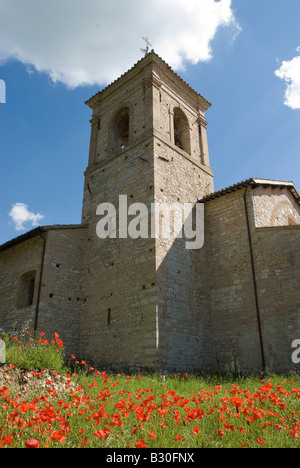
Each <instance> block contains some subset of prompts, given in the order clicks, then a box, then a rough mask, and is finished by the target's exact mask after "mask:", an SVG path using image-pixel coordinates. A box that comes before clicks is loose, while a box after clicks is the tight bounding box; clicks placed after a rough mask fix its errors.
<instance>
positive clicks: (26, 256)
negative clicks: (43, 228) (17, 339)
mask: <svg viewBox="0 0 300 468" xmlns="http://www.w3.org/2000/svg"><path fill="white" fill-rule="evenodd" d="M42 251H43V241H42V239H41V238H40V237H34V238H33V239H29V240H27V241H26V242H22V243H20V244H18V245H16V246H14V247H12V248H10V249H8V250H5V251H3V252H1V254H0V297H1V305H0V329H3V330H5V331H7V332H9V331H13V330H14V329H16V328H19V329H20V328H22V327H24V326H28V325H29V324H30V326H31V327H32V326H34V321H35V311H36V301H37V294H38V286H39V276H40V267H41V259H42ZM29 271H35V272H36V279H35V288H34V297H33V304H32V305H30V306H28V307H25V308H18V306H17V303H18V289H19V282H20V278H21V276H22V275H23V274H24V273H26V272H29Z"/></svg>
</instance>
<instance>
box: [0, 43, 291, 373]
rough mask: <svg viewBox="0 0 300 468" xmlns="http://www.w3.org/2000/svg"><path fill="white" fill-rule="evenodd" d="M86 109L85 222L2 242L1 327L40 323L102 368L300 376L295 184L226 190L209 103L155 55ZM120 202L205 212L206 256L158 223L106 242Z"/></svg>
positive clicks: (249, 184)
mask: <svg viewBox="0 0 300 468" xmlns="http://www.w3.org/2000/svg"><path fill="white" fill-rule="evenodd" d="M86 104H87V105H88V106H89V107H90V108H91V110H92V119H91V141H90V153H89V160H88V166H87V169H86V172H85V174H84V176H85V182H84V195H83V208H82V221H81V224H79V225H63V226H61V225H60V226H43V227H38V228H36V229H33V230H31V231H30V232H27V233H26V234H24V235H21V236H19V237H17V238H15V239H13V240H11V241H9V242H7V243H6V244H4V245H2V246H0V294H1V303H0V328H2V329H5V330H7V331H9V330H12V329H14V328H15V327H21V326H22V325H23V324H24V323H26V322H28V321H30V325H31V327H32V328H33V329H35V330H38V331H44V332H46V333H47V335H48V336H51V334H52V333H54V332H58V333H59V335H60V337H61V338H62V339H63V341H64V343H65V346H66V349H67V352H68V354H69V355H70V354H71V353H72V354H73V353H74V354H75V355H76V357H78V358H80V359H84V360H86V361H87V362H90V363H91V364H94V365H95V366H97V367H98V368H101V367H102V368H112V369H114V370H122V369H124V370H127V371H133V370H143V369H144V370H150V369H151V370H156V371H187V372H191V371H209V370H216V369H219V370H222V371H226V370H229V369H230V370H241V371H254V370H259V369H263V368H270V369H273V370H275V371H285V370H289V369H291V368H293V367H295V366H294V364H293V363H292V359H291V356H292V352H293V349H292V342H293V341H294V340H296V339H300V289H299V284H300V249H299V245H300V198H299V193H298V192H297V190H296V188H295V186H294V184H293V183H292V182H284V181H276V180H265V179H256V178H250V179H248V180H246V181H244V182H241V183H237V184H236V185H234V186H231V187H228V188H225V189H224V190H220V191H218V192H215V191H214V181H213V172H212V170H211V167H210V161H209V152H208V143H207V132H206V126H207V122H206V118H205V112H206V111H207V110H208V108H209V107H210V103H209V102H207V100H206V99H205V98H204V97H203V96H201V95H200V94H198V93H197V92H196V91H194V90H193V89H192V88H191V87H190V86H189V85H188V84H187V83H185V82H184V81H183V80H182V79H181V78H180V77H179V76H178V75H177V74H176V73H174V71H173V70H172V69H171V68H170V67H169V66H168V65H167V64H166V63H165V62H164V61H163V60H162V59H161V58H160V57H159V56H158V55H157V54H156V53H155V52H154V51H152V52H151V53H149V54H147V55H146V56H145V57H144V58H143V59H141V60H140V61H139V62H138V63H137V64H136V65H135V66H134V67H133V68H132V69H130V70H129V71H128V72H127V73H125V74H124V75H122V76H121V77H120V78H119V79H118V80H116V81H115V82H113V83H112V84H110V85H109V86H107V87H106V88H105V89H103V90H102V91H101V92H99V93H98V94H96V95H95V96H93V97H92V98H91V99H89V100H88V101H87V103H86ZM120 195H123V196H125V195H126V196H127V202H128V209H129V207H130V205H131V204H134V203H142V204H144V205H145V206H146V207H148V208H149V210H150V206H151V205H152V204H158V203H164V204H169V205H173V204H192V206H194V208H196V207H197V206H198V205H197V204H198V203H199V204H202V205H204V245H203V247H202V248H199V249H187V248H186V243H185V240H184V239H183V238H180V237H178V236H177V234H176V230H173V231H172V233H171V235H170V236H169V237H168V238H165V237H163V236H161V235H160V233H159V232H158V230H159V229H160V224H159V223H158V224H155V227H154V231H155V232H154V235H152V236H150V235H149V236H147V237H146V236H143V237H138V238H131V237H129V236H126V235H124V226H123V227H122V229H123V230H122V235H120V232H119V235H117V236H115V237H114V236H107V237H106V238H102V239H101V238H99V236H98V235H97V224H98V222H99V219H100V216H99V213H98V211H97V208H98V206H99V205H100V204H103V203H111V204H112V205H113V206H115V207H116V213H117V215H118V213H119V210H120V209H121V208H120V206H119V200H120V199H119V196H120ZM128 213H129V212H128ZM173 216H174V219H173V221H174V223H175V224H176V222H178V221H180V219H179V220H178V219H177V218H176V215H175V214H174V215H173ZM117 217H118V216H117ZM175 218H176V219H175ZM120 219H121V218H120ZM130 219H132V217H131V218H130ZM161 220H162V222H163V215H162V218H161ZM118 228H119V229H120V230H121V227H120V226H119V227H118Z"/></svg>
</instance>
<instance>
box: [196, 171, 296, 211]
mask: <svg viewBox="0 0 300 468" xmlns="http://www.w3.org/2000/svg"><path fill="white" fill-rule="evenodd" d="M248 186H252V187H253V188H254V187H258V186H263V187H279V188H287V189H288V190H290V192H291V193H292V195H293V196H294V198H295V200H296V201H297V202H298V203H299V205H300V196H299V193H298V191H297V189H296V187H295V185H294V183H293V182H287V181H283V180H271V179H258V178H251V179H247V180H245V181H244V182H239V183H237V184H235V185H231V186H230V187H227V188H224V189H222V190H218V191H217V192H214V193H211V194H209V195H206V196H205V197H203V198H202V199H200V200H198V201H199V202H207V201H209V200H214V199H215V198H218V197H222V196H224V195H227V194H228V193H232V192H236V191H237V190H242V189H243V188H246V187H248Z"/></svg>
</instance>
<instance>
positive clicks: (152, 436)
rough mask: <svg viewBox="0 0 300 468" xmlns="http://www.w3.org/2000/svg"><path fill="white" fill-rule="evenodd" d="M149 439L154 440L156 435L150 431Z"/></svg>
mask: <svg viewBox="0 0 300 468" xmlns="http://www.w3.org/2000/svg"><path fill="white" fill-rule="evenodd" d="M149 438H150V439H151V440H153V439H156V434H154V432H153V431H150V432H149Z"/></svg>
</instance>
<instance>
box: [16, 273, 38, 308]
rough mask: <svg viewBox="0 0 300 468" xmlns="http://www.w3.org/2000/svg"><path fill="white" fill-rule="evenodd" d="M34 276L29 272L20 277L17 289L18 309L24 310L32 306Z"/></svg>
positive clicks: (34, 274)
mask: <svg viewBox="0 0 300 468" xmlns="http://www.w3.org/2000/svg"><path fill="white" fill-rule="evenodd" d="M35 276H36V272H35V271H29V272H27V273H24V274H23V275H22V276H21V278H20V281H19V287H18V299H17V307H18V309H24V308H26V307H29V306H32V304H33V297H34V287H35Z"/></svg>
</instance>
